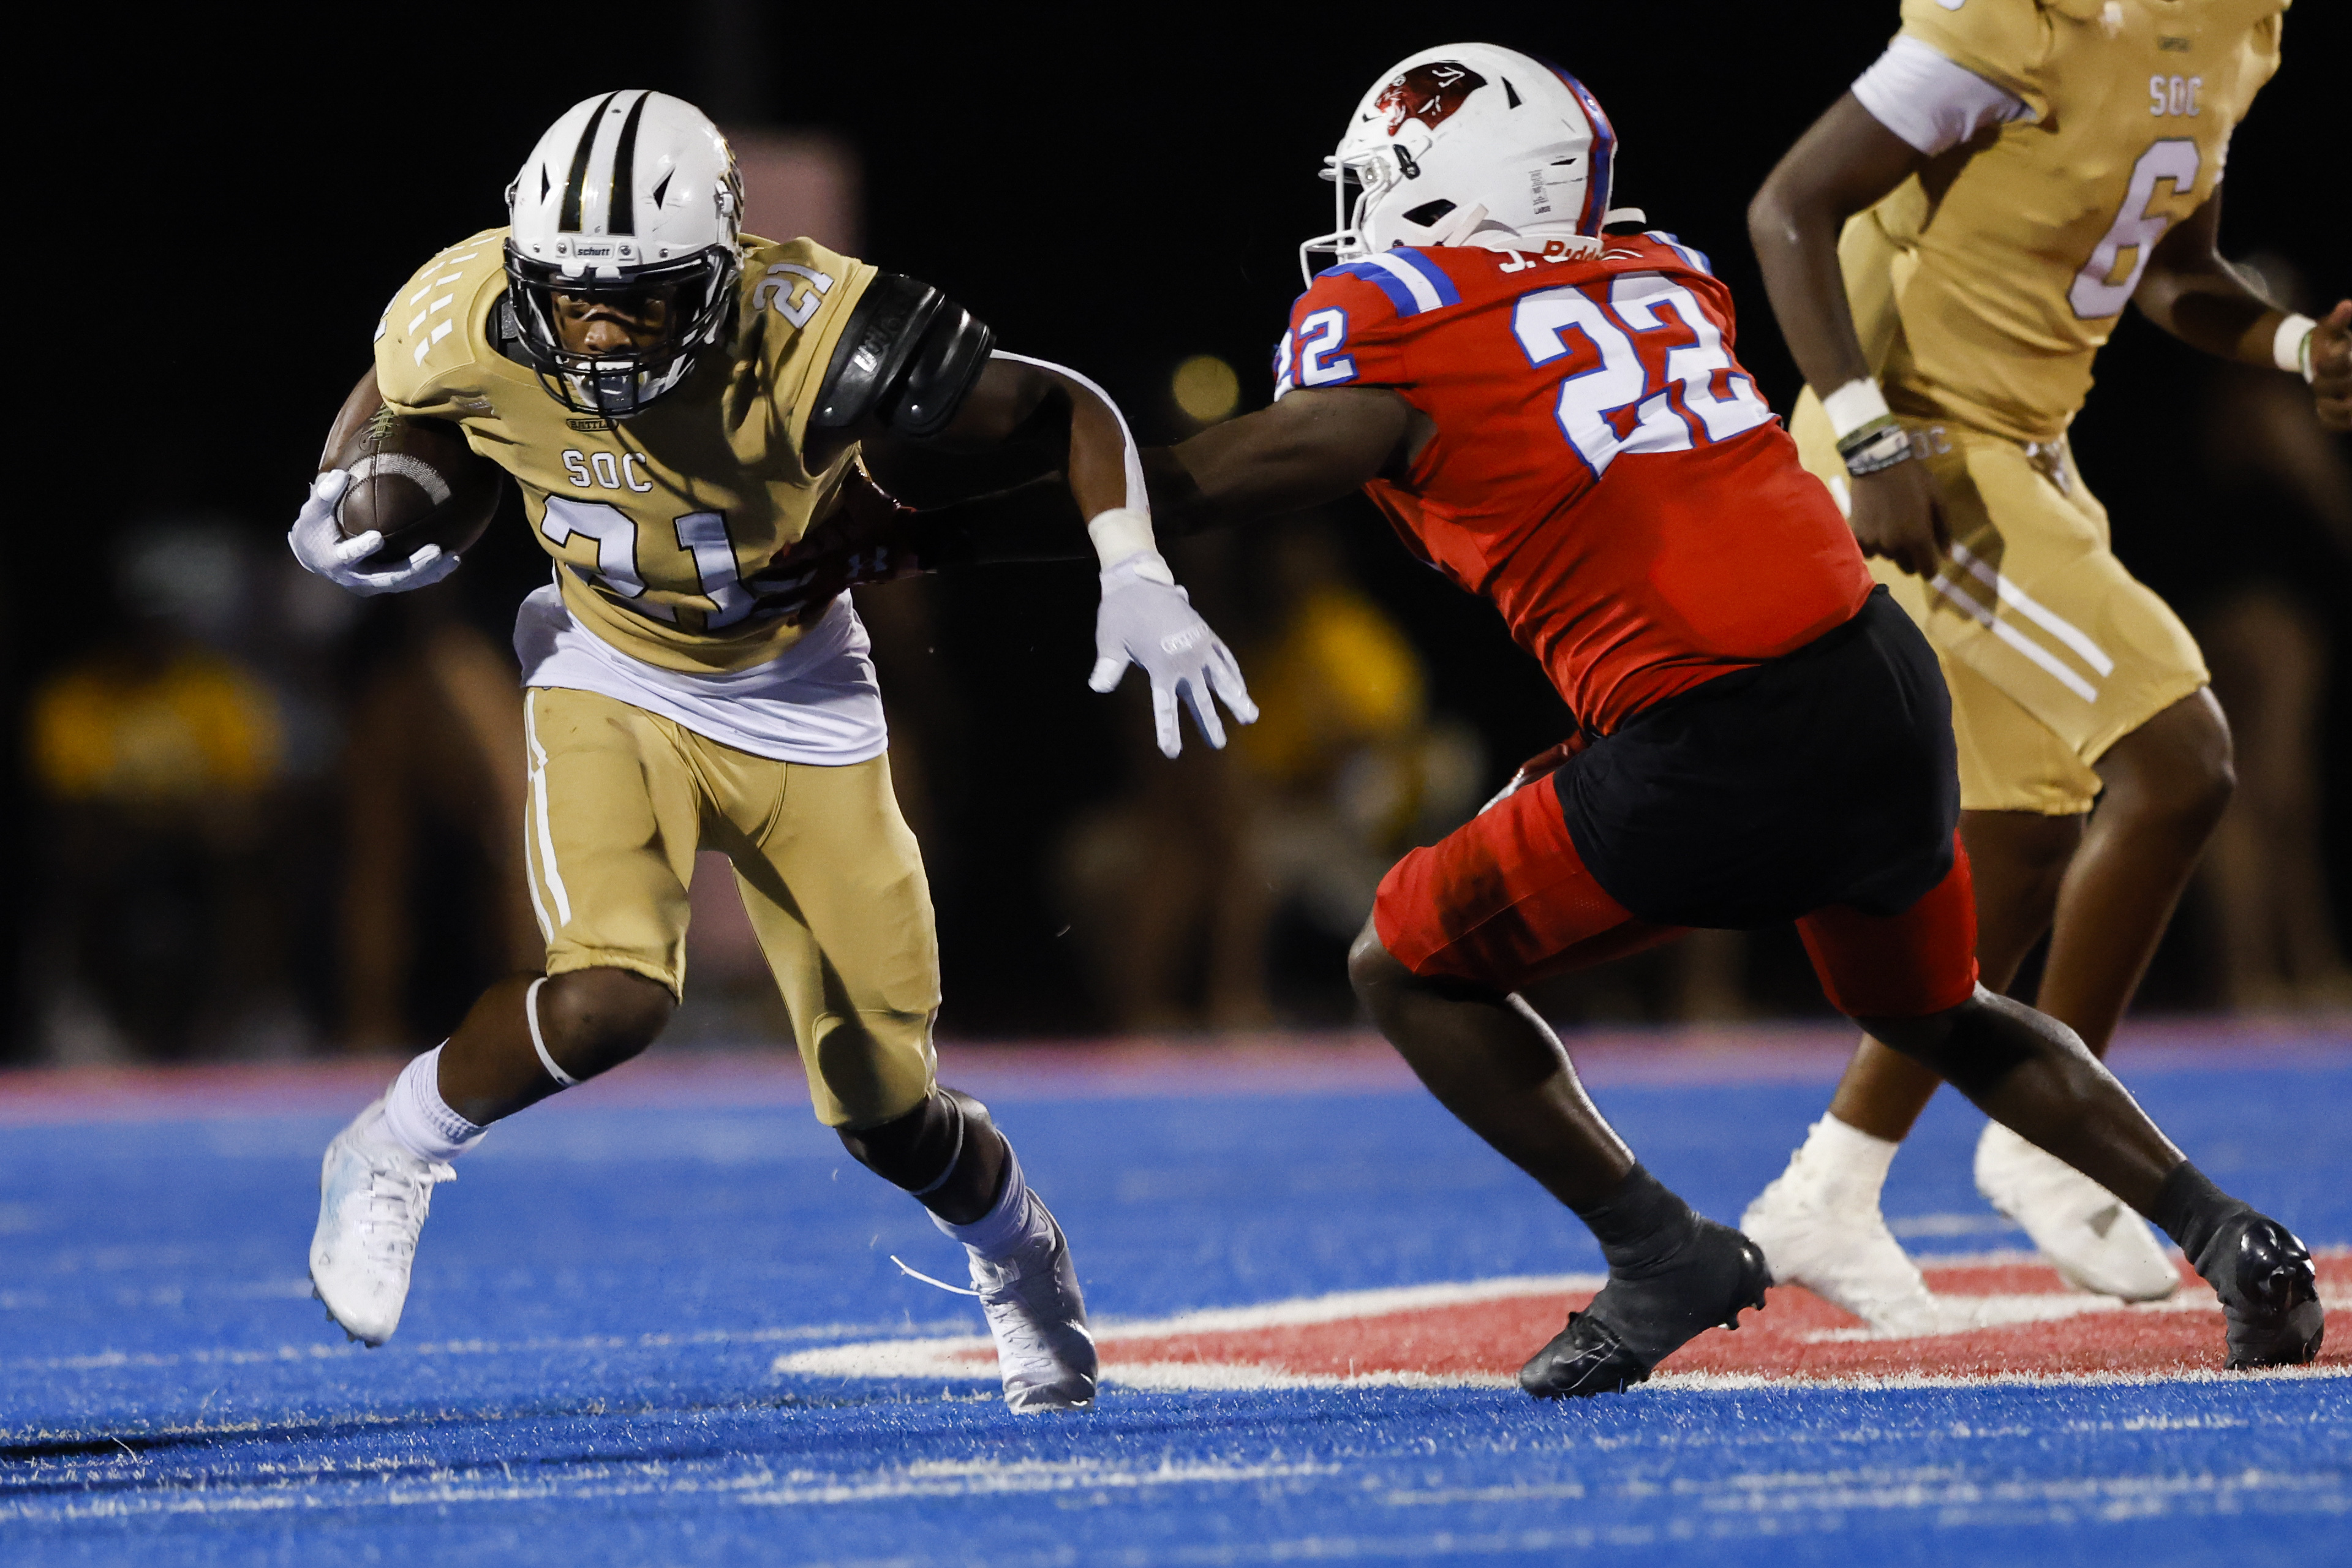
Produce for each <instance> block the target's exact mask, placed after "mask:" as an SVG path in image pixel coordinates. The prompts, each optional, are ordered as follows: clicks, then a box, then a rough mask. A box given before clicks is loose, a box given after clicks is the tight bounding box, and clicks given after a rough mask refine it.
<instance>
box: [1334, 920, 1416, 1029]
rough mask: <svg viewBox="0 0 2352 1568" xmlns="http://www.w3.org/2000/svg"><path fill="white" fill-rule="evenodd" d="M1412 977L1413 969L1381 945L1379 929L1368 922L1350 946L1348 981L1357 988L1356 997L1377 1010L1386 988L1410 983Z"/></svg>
mask: <svg viewBox="0 0 2352 1568" xmlns="http://www.w3.org/2000/svg"><path fill="white" fill-rule="evenodd" d="M1412 980H1413V973H1412V970H1410V969H1407V968H1406V967H1405V966H1404V964H1403V963H1402V961H1401V960H1399V959H1398V958H1397V957H1396V955H1395V954H1393V953H1391V952H1389V950H1388V949H1387V948H1386V947H1385V946H1383V945H1382V944H1381V933H1380V931H1379V930H1378V928H1377V927H1376V926H1375V925H1374V923H1373V922H1372V921H1369V920H1368V921H1365V922H1364V929H1363V930H1362V931H1358V932H1357V933H1356V940H1355V943H1354V945H1352V946H1350V947H1349V949H1348V983H1349V984H1350V985H1352V986H1354V987H1355V988H1356V997H1357V1000H1359V1001H1360V1002H1362V1003H1363V1004H1364V1005H1365V1006H1367V1007H1371V1008H1375V1009H1377V1007H1378V1005H1379V999H1380V995H1381V992H1382V991H1383V990H1389V989H1392V988H1394V987H1395V986H1397V985H1400V984H1412Z"/></svg>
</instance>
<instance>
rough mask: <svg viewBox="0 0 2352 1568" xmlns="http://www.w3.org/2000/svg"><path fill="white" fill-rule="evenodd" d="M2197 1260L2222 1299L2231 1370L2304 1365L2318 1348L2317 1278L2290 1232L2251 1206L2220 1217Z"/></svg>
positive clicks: (2321, 1325) (2322, 1319)
mask: <svg viewBox="0 0 2352 1568" xmlns="http://www.w3.org/2000/svg"><path fill="white" fill-rule="evenodd" d="M2196 1263H2197V1272H2198V1273H2200V1274H2201V1275H2203V1276H2204V1277H2205V1281H2206V1283H2207V1284H2209V1285H2210V1286H2212V1287H2213V1290H2214V1293H2215V1294H2216V1295H2218V1296H2220V1297H2221V1310H2222V1312H2223V1314H2224V1316H2225V1317H2226V1319H2227V1321H2228V1322H2229V1328H2230V1360H2229V1363H2228V1365H2229V1369H2230V1370H2231V1372H2243V1371H2247V1370H2250V1369H2252V1368H2256V1367H2265V1366H2303V1365H2305V1364H2307V1363H2309V1362H2311V1361H2312V1359H2313V1358H2315V1356H2317V1355H2318V1354H2319V1341H2320V1336H2321V1334H2322V1333H2323V1332H2324V1331H2325V1329H2326V1313H2325V1312H2324V1311H2322V1310H2320V1305H2319V1277H2318V1274H2317V1272H2316V1271H2315V1269H2314V1268H2312V1265H2311V1253H2310V1251H2309V1249H2307V1248H2306V1247H2305V1246H2304V1245H2303V1243H2302V1242H2300V1241H2298V1240H2296V1239H2295V1237H2294V1232H2293V1231H2290V1230H2288V1229H2287V1227H2286V1226H2283V1225H2281V1224H2279V1222H2278V1221H2276V1220H2274V1219H2271V1218H2269V1217H2268V1216H2266V1215H2260V1214H2256V1213H2255V1212H2254V1211H2253V1210H2252V1209H2248V1210H2246V1211H2245V1212H2244V1213H2242V1214H2240V1215H2235V1216H2234V1217H2232V1218H2231V1219H2227V1220H2224V1221H2223V1222H2222V1223H2221V1226H2220V1227H2219V1228H2218V1229H2216V1230H2215V1231H2214V1233H2213V1235H2212V1237H2211V1239H2210V1240H2209V1241H2207V1242H2206V1244H2205V1247H2204V1250H2203V1251H2202V1252H2201V1253H2200V1255H2199V1257H2198V1258H2197V1259H2196Z"/></svg>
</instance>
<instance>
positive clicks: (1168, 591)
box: [1087, 550, 1257, 757]
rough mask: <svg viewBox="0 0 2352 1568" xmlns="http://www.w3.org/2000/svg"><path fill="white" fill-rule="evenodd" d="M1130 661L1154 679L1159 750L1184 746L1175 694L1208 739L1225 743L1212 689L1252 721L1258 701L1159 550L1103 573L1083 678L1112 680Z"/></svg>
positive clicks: (1101, 686)
mask: <svg viewBox="0 0 2352 1568" xmlns="http://www.w3.org/2000/svg"><path fill="white" fill-rule="evenodd" d="M1130 662H1132V663H1134V664H1135V665H1136V666H1138V667H1139V668H1141V669H1142V671H1143V673H1144V676H1145V678H1146V679H1149V680H1150V682H1151V722H1152V726H1153V728H1154V729H1156V730H1157V731H1159V736H1160V752H1161V754H1162V755H1165V756H1171V757H1172V756H1174V755H1176V754H1177V753H1178V752H1181V751H1182V750H1183V749H1184V735H1183V730H1182V727H1181V725H1180V724H1179V723H1178V722H1177V719H1176V699H1177V697H1178V696H1179V695H1180V694H1181V696H1182V697H1183V699H1184V705H1185V706H1186V707H1188V708H1190V709H1192V722H1194V723H1195V724H1198V725H1199V726H1200V727H1201V733H1202V734H1203V735H1205V736H1207V737H1208V741H1209V744H1211V745H1212V746H1216V747H1219V748H1221V749H1222V748H1223V745H1224V743H1225V727H1224V725H1223V722H1222V721H1219V719H1218V717H1217V705H1216V703H1214V702H1213V701H1211V700H1210V698H1209V694H1210V692H1211V691H1214V692H1215V693H1216V695H1217V696H1218V697H1220V698H1222V699H1223V700H1224V704H1225V706H1226V707H1227V708H1230V709H1232V710H1233V714H1234V718H1235V719H1237V720H1239V721H1241V722H1243V723H1244V724H1255V723H1256V722H1257V704H1256V703H1255V702H1252V701H1251V700H1250V695H1249V689H1248V688H1247V687H1246V686H1244V685H1243V684H1242V670H1241V666H1240V665H1238V664H1236V663H1234V656H1233V655H1232V653H1230V652H1229V651H1227V649H1226V647H1225V645H1224V644H1223V642H1221V641H1219V640H1218V638H1217V634H1216V633H1214V632H1213V631H1211V630H1210V629H1209V623H1208V622H1206V621H1204V620H1202V618H1201V613H1200V612H1199V611H1198V610H1195V609H1194V608H1192V598H1191V596H1190V595H1187V594H1186V593H1185V592H1184V590H1183V589H1181V588H1179V587H1178V586H1177V585H1176V574H1174V573H1172V572H1171V571H1169V570H1168V563H1167V562H1166V561H1164V560H1162V559H1160V552H1158V551H1156V550H1145V551H1140V552H1137V553H1136V554H1133V555H1129V556H1128V557H1127V558H1126V559H1125V560H1122V561H1120V562H1119V563H1118V564H1116V565H1114V566H1110V567H1108V568H1106V569H1105V570H1104V572H1103V574H1102V608H1101V609H1100V610H1098V611H1097V612H1096V614H1095V671H1094V674H1092V675H1091V676H1088V677H1087V685H1088V686H1091V687H1093V688H1094V689H1096V690H1097V691H1108V690H1110V689H1112V688H1113V687H1115V686H1117V685H1118V681H1119V677H1121V676H1122V675H1124V674H1126V673H1127V667H1128V665H1129V663H1130Z"/></svg>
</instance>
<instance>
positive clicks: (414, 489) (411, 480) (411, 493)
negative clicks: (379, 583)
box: [328, 405, 506, 568]
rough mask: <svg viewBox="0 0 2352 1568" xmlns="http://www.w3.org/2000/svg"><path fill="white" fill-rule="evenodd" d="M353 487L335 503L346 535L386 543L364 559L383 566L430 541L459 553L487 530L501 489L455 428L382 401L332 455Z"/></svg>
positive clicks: (497, 475) (493, 470)
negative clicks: (372, 533) (374, 535)
mask: <svg viewBox="0 0 2352 1568" xmlns="http://www.w3.org/2000/svg"><path fill="white" fill-rule="evenodd" d="M328 466H329V467H330V468H341V469H343V470H345V471H346V472H348V473H349V474H350V475H351V476H352V479H351V484H350V486H349V488H347V489H345V490H344V491H343V497H342V500H341V502H339V503H338V504H337V506H336V508H335V521H336V522H337V524H338V525H340V526H341V529H342V532H343V537H344V538H346V539H356V538H357V537H359V536H360V535H361V534H362V533H365V532H367V531H369V530H370V529H375V530H378V531H381V532H382V533H383V549H381V550H379V551H377V552H375V553H374V554H373V555H371V556H370V557H368V559H367V561H366V562H365V563H364V564H366V565H369V566H372V567H379V568H380V567H385V566H390V565H393V564H394V563H398V562H401V561H404V560H406V559H407V558H408V557H409V556H411V555H413V554H415V552H417V551H419V550H421V549H423V548H424V547H425V545H427V544H437V545H439V546H440V547H441V548H442V549H443V550H444V551H445V552H448V553H450V554H453V555H462V554H463V553H465V552H467V551H468V550H470V549H472V548H473V547H474V543H475V542H476V541H478V540H479V539H480V538H481V537H482V532H483V531H484V530H485V529H487V528H488V527H489V524H490V517H491V514H492V513H494V512H496V511H497V510H498V509H499V493H500V492H501V490H503V489H504V488H505V479H506V476H505V473H504V471H503V470H501V469H500V468H499V466H498V465H497V464H496V463H493V462H491V461H490V460H489V459H488V458H485V457H482V456H480V455H479V454H478V453H477V452H475V451H474V449H473V448H472V447H468V446H467V445H466V437H465V435H464V433H463V432H461V431H460V430H459V429H458V428H457V426H455V425H453V424H450V423H449V422H447V421H446V420H442V419H415V418H411V417H409V416H405V415H401V414H395V413H394V412H393V411H392V410H391V409H389V408H386V407H383V406H382V405H378V406H377V407H376V409H375V410H374V412H373V413H372V414H370V415H369V416H367V417H366V418H365V419H364V420H362V421H361V422H360V424H359V426H358V427H357V428H356V429H355V430H353V431H352V433H351V435H350V436H349V437H347V438H346V439H345V440H344V441H343V442H342V443H341V445H340V446H339V447H337V448H336V449H335V450H334V451H333V452H332V453H331V456H330V458H329V460H328Z"/></svg>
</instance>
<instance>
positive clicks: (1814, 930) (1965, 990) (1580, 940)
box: [1372, 778, 1977, 1018]
mask: <svg viewBox="0 0 2352 1568" xmlns="http://www.w3.org/2000/svg"><path fill="white" fill-rule="evenodd" d="M1372 925H1373V929H1374V931H1377V932H1378V933H1379V935H1380V939H1381V946H1382V947H1384V948H1386V949H1387V950H1388V951H1389V954H1390V956H1391V957H1393V958H1394V959H1396V960H1397V962H1399V963H1402V964H1403V965H1404V966H1405V967H1406V968H1408V969H1410V970H1412V972H1413V973H1415V974H1424V975H1445V976H1449V977H1451V978H1454V979H1459V980H1469V981H1475V982H1477V983H1479V984H1486V985H1492V986H1495V987H1496V988H1497V989H1499V990H1503V991H1517V990H1518V989H1520V988H1521V987H1522V986H1525V985H1528V984H1533V983H1534V982H1536V981H1538V980H1541V979H1544V978H1546V977H1547V976H1549V975H1554V974H1565V973H1570V972H1571V971H1573V970H1579V969H1589V968H1591V967H1592V966H1593V965H1595V964H1598V963H1607V962H1609V961H1610V960H1611V959H1613V958H1622V957H1624V956H1625V955H1626V954H1628V953H1633V952H1640V951H1641V950H1642V949H1643V948H1646V947H1654V946H1655V945H1657V944H1658V943H1660V942H1669V941H1672V940H1673V939H1674V938H1675V937H1677V936H1680V935H1681V934H1683V933H1682V928H1680V927H1677V926H1663V925H1654V924H1652V923H1651V922H1649V921H1644V920H1643V919H1641V918H1640V917H1638V916H1636V915H1635V914H1633V912H1632V911H1631V910H1627V909H1626V908H1625V906H1624V905H1622V904H1621V903H1619V902H1618V901H1617V900H1615V899H1613V898H1611V897H1610V896H1609V894H1608V893H1607V892H1606V891H1604V890H1603V889H1602V888H1601V884H1600V883H1599V882H1597V881H1595V880H1594V879H1593V877H1592V873H1591V871H1589V870H1588V869H1586V868H1585V865H1584V860H1583V858H1582V857H1581V856H1580V855H1579V854H1578V853H1577V851H1576V841H1575V840H1574V839H1573V838H1571V837H1570V836H1569V831H1568V822H1567V819H1566V818H1565V817H1563V816H1561V815H1560V809H1559V796H1558V795H1556V794H1555V793H1554V792H1553V789H1552V786H1551V781H1550V780H1549V778H1546V779H1540V780H1538V781H1537V782H1535V783H1533V784H1528V786H1526V787H1525V788H1522V789H1520V790H1518V791H1517V792H1515V793H1514V794H1512V795H1507V796H1506V797H1505V798H1504V799H1502V800H1500V801H1497V802H1496V804H1495V805H1492V806H1490V807H1488V808H1487V809H1486V811H1484V812H1481V813H1480V814H1479V815H1478V816H1475V817H1473V818H1472V819H1471V820H1470V821H1468V822H1466V823H1465V824H1464V825H1463V826H1460V827H1458V828H1456V829H1454V831H1453V832H1452V833H1450V834H1448V835H1446V836H1445V837H1444V838H1443V839H1440V840H1439V841H1438V842H1437V843H1435V844H1433V845H1431V846H1429V847H1427V848H1423V849H1416V850H1414V851H1413V852H1412V853H1411V854H1410V855H1407V856H1406V857H1405V858H1403V859H1402V860H1400V861H1398V862H1397V863H1396V865H1395V866H1393V867H1391V868H1390V870H1389V874H1388V875H1387V876H1386V877H1384V878H1382V879H1381V890H1380V897H1379V898H1378V900H1376V901H1375V902H1374V904H1373V906H1372ZM1797 930H1798V932H1799V934H1801V936H1802V937H1803V938H1804V942H1805V952H1807V953H1808V954H1809V955H1811V958H1812V961H1813V973H1815V974H1816V975H1818V976H1819V977H1820V978H1821V983H1822V990H1823V991H1825V992H1827V993H1828V994H1829V999H1830V1002H1831V1004H1832V1005H1834V1006H1835V1007H1836V1008H1837V1009H1838V1011H1840V1012H1842V1013H1843V1014H1845V1015H1846V1016H1849V1017H1854V1018H1912V1017H1923V1016H1927V1015H1928V1014H1931V1013H1941V1012H1944V1011H1946V1010H1947V1009H1948V1008H1952V1007H1957V1006H1958V1005H1960V1004H1961V1003H1963V1002H1965V1001H1967V1000H1968V999H1969V996H1970V995H1972V994H1974V993H1975V990H1976V983H1977V961H1976V939H1977V921H1976V904H1975V898H1974V894H1973V891H1972V889H1971V888H1970V885H1969V858H1968V853H1967V851H1966V850H1964V849H1962V848H1961V847H1960V845H1959V842H1958V836H1957V835H1955V836H1954V839H1953V844H1952V868H1951V870H1950V872H1949V873H1948V874H1947V875H1946V876H1945V878H1944V879H1943V880H1942V881H1941V882H1939V883H1937V885H1936V886H1935V887H1934V888H1933V889H1930V890H1929V891H1928V892H1927V894H1926V895H1925V896H1924V897H1922V898H1921V899H1920V900H1918V901H1917V902H1916V903H1915V904H1913V905H1912V906H1911V907H1910V908H1909V909H1907V910H1904V911H1903V912H1902V913H1901V914H1898V915H1892V916H1877V915H1868V914H1864V913H1863V912H1862V911H1861V910H1857V909H1854V908H1853V907H1851V906H1849V905H1832V906H1831V907H1829V908H1825V909H1819V910H1813V911H1812V912H1811V913H1810V914H1808V915H1806V916H1805V917H1804V918H1802V919H1801V920H1800V921H1798V922H1797Z"/></svg>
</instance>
